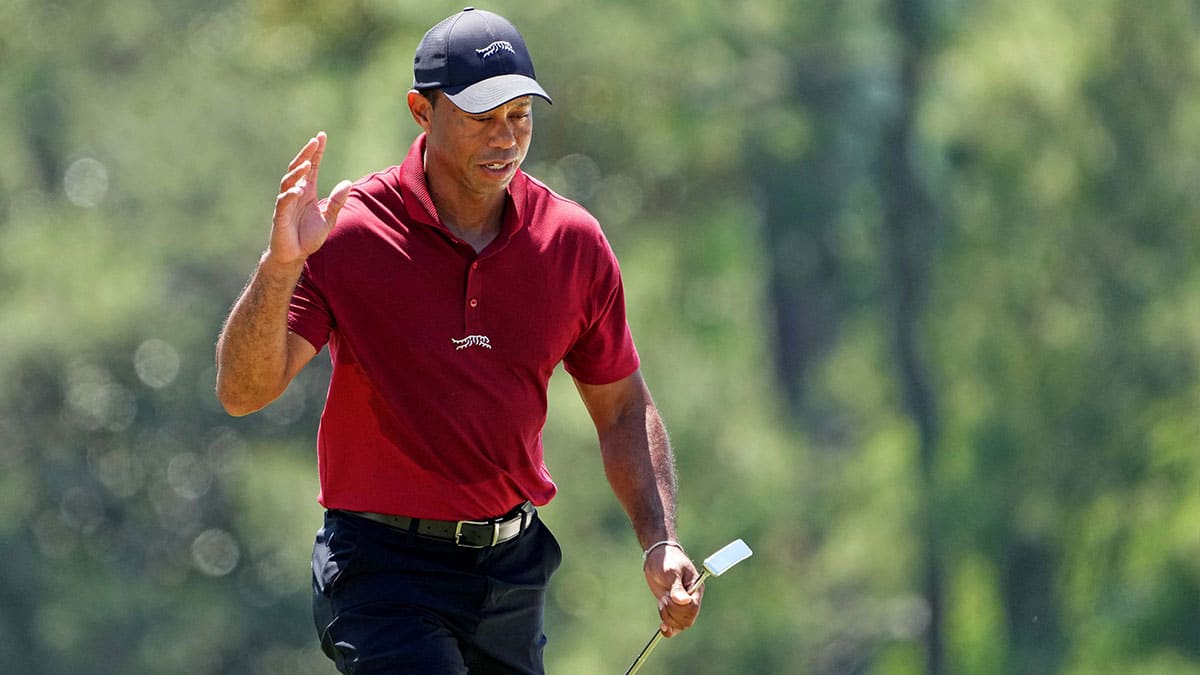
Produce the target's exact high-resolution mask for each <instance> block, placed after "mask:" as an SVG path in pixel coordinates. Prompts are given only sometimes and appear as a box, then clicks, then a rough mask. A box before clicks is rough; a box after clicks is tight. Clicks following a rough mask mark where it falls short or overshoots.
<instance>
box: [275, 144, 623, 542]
mask: <svg viewBox="0 0 1200 675" xmlns="http://www.w3.org/2000/svg"><path fill="white" fill-rule="evenodd" d="M424 148H425V138H424V136H421V137H418V138H417V140H416V141H415V142H414V143H413V145H412V148H411V149H410V150H409V153H408V157H407V158H406V159H405V160H404V163H403V164H401V165H400V166H398V167H392V168H391V169H388V170H386V171H382V172H380V173H376V174H373V175H370V176H368V177H366V178H364V179H362V180H361V181H359V182H358V183H357V184H355V185H354V187H353V189H352V190H351V193H350V198H349V199H348V200H347V202H346V205H345V207H344V208H343V209H342V211H341V214H340V215H339V216H338V221H337V225H336V226H335V227H334V229H333V231H332V232H331V233H330V235H329V238H328V240H327V241H326V242H325V244H324V246H322V247H321V249H320V250H318V251H317V252H316V253H315V254H313V255H312V256H311V257H310V258H309V259H308V262H307V263H306V265H305V267H304V273H303V275H302V276H301V278H300V283H299V285H298V286H297V288H296V292H295V294H294V296H293V298H292V303H291V310H290V312H289V314H288V326H289V328H290V329H291V330H292V331H294V332H296V333H297V334H299V335H301V336H303V337H304V338H305V339H306V340H308V341H309V342H310V343H312V345H313V346H314V347H316V348H317V349H318V350H319V349H320V348H321V347H322V346H323V345H325V344H326V343H328V344H329V353H330V358H331V360H332V362H333V374H332V378H331V381H330V384H329V393H328V396H327V399H326V402H325V411H324V413H323V414H322V415H321V426H320V430H319V432H318V438H317V455H318V466H319V473H320V481H321V494H320V496H319V501H320V502H321V504H323V505H324V506H325V507H327V508H336V509H349V510H355V511H374V512H378V513H390V514H397V515H406V516H413V517H417V518H437V519H443V520H458V519H476V518H486V517H490V516H495V515H498V514H502V513H505V512H507V511H508V510H509V509H511V508H512V507H513V506H515V505H517V504H519V503H521V502H522V501H524V500H526V499H528V500H531V501H532V502H533V503H534V504H537V505H542V504H545V503H546V502H548V501H550V499H551V498H552V497H553V496H554V494H555V492H556V488H555V486H554V483H553V481H552V480H551V477H550V474H549V472H548V471H547V470H546V466H545V464H544V462H543V459H542V437H541V432H542V426H543V425H544V423H545V421H546V385H547V383H548V382H549V379H550V375H551V374H552V373H553V371H554V368H555V366H556V365H557V364H558V363H560V362H562V363H563V364H564V367H565V368H566V370H567V372H569V373H570V374H571V375H572V376H573V377H575V378H577V379H579V380H580V381H582V382H585V383H588V384H605V383H609V382H615V381H617V380H619V379H621V378H624V377H626V376H628V375H630V374H632V373H633V372H634V371H635V370H636V369H637V368H638V355H637V351H636V350H635V348H634V344H633V339H632V338H631V336H630V333H629V328H628V325H627V324H626V320H625V299H624V293H623V289H622V286H621V275H620V270H619V268H618V266H617V260H616V257H615V256H614V255H613V252H612V249H611V248H610V247H609V245H608V242H607V241H606V240H605V238H604V235H603V233H601V231H600V227H599V224H598V223H597V222H596V220H595V218H593V217H592V216H591V215H590V214H589V213H588V212H587V211H586V210H584V209H583V207H581V206H579V205H578V204H575V203H574V202H571V201H569V200H566V199H564V198H562V197H560V196H558V195H557V194H555V193H554V192H552V191H551V190H550V189H549V188H547V187H546V186H545V185H542V184H541V183H539V182H537V181H536V180H534V179H532V178H530V177H529V176H527V175H525V174H524V173H520V172H518V173H517V175H516V177H515V178H513V180H512V182H511V183H510V185H509V188H508V199H507V202H506V205H505V210H504V221H503V225H502V228H501V231H500V234H499V236H497V237H496V240H495V241H493V242H492V243H491V244H490V245H489V246H488V247H487V248H486V249H484V250H483V251H482V252H481V253H479V254H476V253H475V251H474V249H473V248H471V246H470V245H468V244H466V243H465V242H462V241H460V240H458V239H457V238H456V237H455V236H454V235H453V234H451V233H450V232H449V230H447V229H446V228H445V226H443V225H442V223H441V220H440V219H439V218H438V215H437V212H436V210H435V209H434V206H433V202H432V200H431V199H430V197H429V191H428V187H427V185H426V183H425V173H424V167H423V165H422V157H423V155H424Z"/></svg>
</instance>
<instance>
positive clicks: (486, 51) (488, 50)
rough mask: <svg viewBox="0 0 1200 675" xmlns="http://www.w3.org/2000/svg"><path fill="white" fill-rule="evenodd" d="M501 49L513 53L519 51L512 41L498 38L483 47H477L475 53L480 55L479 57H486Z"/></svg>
mask: <svg viewBox="0 0 1200 675" xmlns="http://www.w3.org/2000/svg"><path fill="white" fill-rule="evenodd" d="M500 50H504V51H506V52H512V53H513V54H516V53H517V50H515V49H513V46H512V43H511V42H509V41H507V40H497V41H495V42H493V43H492V44H490V45H488V46H486V47H484V48H483V49H476V50H475V53H476V54H478V55H479V58H481V59H486V58H487V57H489V56H493V55H495V54H496V52H498V51H500Z"/></svg>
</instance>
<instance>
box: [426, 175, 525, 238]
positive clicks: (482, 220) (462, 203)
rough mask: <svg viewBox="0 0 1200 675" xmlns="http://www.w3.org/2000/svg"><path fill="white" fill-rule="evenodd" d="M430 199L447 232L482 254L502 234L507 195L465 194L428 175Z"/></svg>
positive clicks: (503, 193)
mask: <svg viewBox="0 0 1200 675" xmlns="http://www.w3.org/2000/svg"><path fill="white" fill-rule="evenodd" d="M425 181H426V183H427V184H428V186H429V196H430V198H431V199H432V200H433V206H434V208H436V209H437V212H438V216H439V217H440V218H441V220H442V224H443V225H445V226H446V229H448V230H450V232H451V233H452V234H454V236H456V237H458V238H459V239H462V240H463V241H465V242H467V243H468V244H470V245H471V246H472V247H474V249H475V251H476V252H479V251H482V250H483V249H484V248H485V247H487V245H488V244H490V243H491V242H492V240H494V239H495V238H496V236H497V235H499V234H500V227H501V224H502V223H503V220H504V201H505V196H506V192H499V193H496V194H489V195H478V194H472V193H464V191H463V190H461V189H457V190H456V189H455V188H456V187H458V186H454V185H451V186H445V185H441V181H439V180H437V177H436V174H434V173H427V174H426V176H425Z"/></svg>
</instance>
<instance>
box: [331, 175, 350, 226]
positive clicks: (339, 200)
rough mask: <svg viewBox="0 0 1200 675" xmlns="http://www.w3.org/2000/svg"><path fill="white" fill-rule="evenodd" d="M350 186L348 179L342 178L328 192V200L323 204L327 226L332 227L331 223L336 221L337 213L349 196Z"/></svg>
mask: <svg viewBox="0 0 1200 675" xmlns="http://www.w3.org/2000/svg"><path fill="white" fill-rule="evenodd" d="M350 186H351V183H350V181H348V180H344V181H342V182H340V183H338V184H337V185H336V186H334V188H333V191H332V192H330V193H329V201H328V202H326V204H325V224H326V225H327V226H328V227H333V224H334V223H335V222H337V217H338V213H339V212H341V210H342V207H343V206H345V205H346V199H347V198H348V197H349V196H350Z"/></svg>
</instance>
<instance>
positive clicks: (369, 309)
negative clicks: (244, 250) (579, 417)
mask: <svg viewBox="0 0 1200 675" xmlns="http://www.w3.org/2000/svg"><path fill="white" fill-rule="evenodd" d="M414 77H415V83H414V85H413V89H412V91H410V92H409V93H408V107H409V111H410V112H411V113H412V117H413V119H414V120H415V121H416V122H417V124H418V125H420V127H421V129H422V130H423V133H421V134H420V135H419V136H418V137H417V138H416V140H415V141H414V142H413V144H412V147H411V149H410V150H409V152H408V156H407V157H406V158H405V159H404V161H403V162H402V163H401V164H400V165H399V166H395V167H392V168H389V169H385V170H383V171H380V172H378V173H374V174H371V175H369V176H367V177H365V178H363V179H361V180H359V181H358V182H357V183H353V184H351V183H350V182H348V181H344V182H342V183H339V184H338V185H337V186H336V187H334V189H333V190H332V192H331V193H330V195H329V197H328V198H327V199H324V200H320V199H319V198H318V194H317V175H318V171H319V169H320V165H321V158H322V156H323V154H324V152H325V147H326V137H325V135H324V134H323V133H318V134H317V135H316V136H315V137H314V138H312V139H311V140H309V141H308V143H307V144H305V145H304V147H303V148H302V149H301V150H300V152H299V154H297V155H296V157H295V159H293V160H292V163H291V164H290V166H289V167H288V170H287V172H286V174H284V176H283V180H282V181H281V183H280V189H279V195H278V196H277V197H276V200H275V213H274V217H273V220H272V226H271V235H270V242H269V243H268V245H267V249H266V252H265V253H263V255H262V257H261V259H260V260H259V263H258V267H257V269H256V270H255V271H254V274H253V276H252V277H251V280H250V282H249V284H248V286H247V287H246V289H245V290H244V291H243V292H242V295H241V297H239V298H238V300H237V301H236V303H235V304H234V306H233V309H232V311H231V312H230V315H229V318H228V320H227V321H226V323H225V325H224V327H223V329H222V331H221V336H220V339H219V341H218V344H217V367H218V370H217V394H218V397H219V398H220V400H221V402H222V404H223V405H224V406H225V408H226V410H228V411H229V412H230V413H231V414H234V415H245V414H248V413H251V412H253V411H255V410H258V409H260V408H262V407H264V406H266V405H267V404H268V403H270V402H271V401H273V400H274V399H275V398H276V397H278V396H279V395H280V394H281V393H282V392H283V391H284V389H285V388H286V387H287V386H288V383H289V382H291V381H292V379H293V378H294V377H295V376H296V374H297V373H298V372H299V371H300V370H301V369H302V368H303V367H304V366H305V364H307V363H308V362H309V361H310V360H311V359H312V358H313V357H314V356H315V355H316V354H317V352H318V351H320V350H321V348H322V347H324V346H326V345H328V347H329V357H330V359H331V361H332V364H333V371H332V377H331V381H330V385H329V392H328V396H327V399H326V403H325V410H324V412H323V414H322V416H321V426H320V431H319V432H318V435H317V458H318V469H319V474H320V488H321V489H320V495H319V497H318V499H319V501H320V503H321V504H322V505H323V506H324V507H325V509H326V511H325V519H324V526H323V527H322V528H321V529H320V530H319V531H318V533H317V537H316V544H315V546H314V549H313V567H312V569H313V591H314V594H313V614H314V618H315V622H316V628H317V632H318V634H319V635H320V639H321V646H322V648H323V649H324V651H325V653H326V654H327V655H328V656H329V657H330V658H331V659H333V661H334V662H335V663H336V665H337V668H338V670H340V671H341V672H343V673H381V672H387V673H464V672H470V673H541V672H543V665H542V651H543V647H544V645H545V643H546V638H545V635H544V633H543V625H542V617H543V605H544V600H545V591H546V584H547V582H548V581H549V579H550V576H551V575H552V574H553V572H554V571H555V570H556V569H557V567H558V565H559V563H560V562H561V551H560V549H559V547H558V543H557V542H556V541H555V539H554V536H553V535H552V534H551V533H550V531H549V530H548V529H547V528H546V526H545V525H544V524H543V523H542V522H541V521H540V520H539V519H538V515H537V510H536V507H538V506H541V505H544V504H546V503H547V502H549V501H550V500H551V499H552V498H553V497H554V495H555V492H556V488H555V485H554V482H553V480H552V479H551V476H550V474H549V472H548V471H547V470H546V466H545V464H544V462H543V456H542V436H541V432H542V427H543V425H544V423H545V420H546V387H547V383H548V381H549V379H550V375H551V373H552V372H553V371H554V369H555V367H556V366H557V365H558V364H559V363H562V364H563V365H564V368H565V369H566V371H567V373H569V374H570V375H571V377H573V378H574V380H575V383H576V386H577V388H578V390H579V394H580V396H581V398H582V399H583V403H584V405H585V407H586V408H587V410H588V412H589V413H590V415H591V418H592V420H593V422H594V423H595V426H596V430H597V433H598V436H599V445H600V451H601V454H602V456H603V464H604V470H605V475H606V476H607V479H608V481H609V483H610V484H611V486H612V489H613V492H614V493H615V494H616V497H617V499H618V500H619V501H620V503H621V505H622V506H623V508H624V509H625V512H626V513H627V514H628V516H629V519H630V521H631V522H632V524H633V528H634V531H635V533H636V535H637V538H638V540H639V542H640V543H641V546H642V548H643V549H644V551H645V555H644V556H643V558H644V561H643V563H644V565H643V571H644V573H645V576H646V582H647V583H648V584H649V586H650V590H651V592H652V593H653V595H654V598H655V600H656V602H657V603H658V608H659V614H660V617H661V622H662V631H663V632H664V634H665V635H667V636H668V637H669V636H671V635H674V634H675V633H677V632H679V631H681V630H683V629H685V628H687V627H689V626H690V625H692V623H693V622H694V621H695V619H696V616H697V614H698V613H699V610H700V594H699V593H696V594H695V595H689V594H688V593H687V592H686V590H685V589H686V588H687V587H689V586H690V585H691V584H692V582H693V581H694V580H695V579H696V578H697V577H698V576H699V575H698V574H697V571H696V568H695V567H694V565H693V564H692V562H691V561H690V560H689V559H688V557H687V555H686V554H685V553H684V552H683V550H682V548H681V547H680V546H679V544H678V543H677V539H676V532H675V522H674V515H675V514H674V512H675V483H674V480H675V479H674V466H673V462H674V460H673V457H672V454H671V450H670V447H669V445H668V442H667V433H666V430H665V429H664V427H663V423H662V421H661V420H660V418H659V415H658V411H657V409H656V408H655V405H654V401H653V400H652V399H651V396H650V392H649V390H648V389H647V387H646V384H645V382H644V381H643V379H642V376H641V373H640V370H639V360H638V353H637V351H636V349H635V347H634V343H633V340H632V338H631V336H630V331H629V327H628V325H627V323H626V317H625V299H624V292H623V288H622V282H621V275H620V270H619V268H618V265H617V260H616V258H615V257H614V255H613V252H612V250H611V249H610V247H609V245H608V243H607V241H606V240H605V238H604V235H603V234H602V233H601V230H600V227H599V225H598V223H597V222H596V220H595V219H594V218H593V217H592V216H591V215H590V214H589V213H588V212H587V211H585V210H584V209H583V208H582V207H581V206H579V205H578V204H575V203H574V202H571V201H568V200H566V199H564V198H562V197H560V196H558V195H557V194H555V193H554V192H552V191H551V190H550V189H549V188H547V187H546V186H545V185H543V184H541V183H539V182H538V181H537V180H535V179H534V178H532V177H530V176H528V175H526V174H525V173H523V172H522V171H521V163H522V161H523V160H524V159H525V155H526V152H527V151H528V149H529V143H530V140H531V138H532V134H533V98H535V97H536V98H541V99H544V100H546V101H547V102H549V101H550V97H549V96H548V95H547V94H546V92H545V91H544V90H543V89H542V87H541V86H540V85H539V84H538V83H537V81H536V80H535V79H534V69H533V63H532V60H531V59H530V56H529V53H528V51H527V49H526V46H525V41H524V40H523V39H522V37H521V34H520V33H519V32H518V31H517V29H516V28H515V27H514V26H513V25H512V24H511V23H509V22H508V21H507V20H506V19H504V18H502V17H500V16H497V15H496V14H492V13H490V12H485V11H482V10H477V9H472V8H467V9H465V10H463V11H462V12H459V13H457V14H455V15H453V16H451V17H449V18H447V19H445V20H444V21H442V22H441V23H438V24H437V25H436V26H434V27H433V28H432V29H430V31H429V32H428V33H427V34H426V35H425V37H424V39H423V40H422V41H421V43H420V45H419V46H418V47H417V50H416V57H415V59H414Z"/></svg>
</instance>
